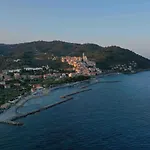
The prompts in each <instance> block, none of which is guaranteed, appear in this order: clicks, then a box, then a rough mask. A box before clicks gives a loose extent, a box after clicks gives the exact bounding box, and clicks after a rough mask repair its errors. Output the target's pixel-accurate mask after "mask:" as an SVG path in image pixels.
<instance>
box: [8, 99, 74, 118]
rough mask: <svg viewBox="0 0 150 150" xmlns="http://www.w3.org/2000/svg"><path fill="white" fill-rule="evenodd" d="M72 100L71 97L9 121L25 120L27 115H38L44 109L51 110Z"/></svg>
mask: <svg viewBox="0 0 150 150" xmlns="http://www.w3.org/2000/svg"><path fill="white" fill-rule="evenodd" d="M72 99H73V97H69V98H67V99H65V100H63V101H60V102H57V103H55V104H52V105H48V106H44V107H42V108H40V109H38V110H35V111H32V112H29V113H26V114H23V115H19V116H16V117H13V118H12V119H11V121H15V120H17V119H21V118H25V117H27V116H29V115H33V114H36V113H39V112H41V111H43V110H46V109H49V108H52V107H54V106H57V105H60V104H62V103H65V102H67V101H69V100H72Z"/></svg>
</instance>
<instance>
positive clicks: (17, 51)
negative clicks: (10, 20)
mask: <svg viewBox="0 0 150 150" xmlns="http://www.w3.org/2000/svg"><path fill="white" fill-rule="evenodd" d="M83 52H84V53H85V54H86V55H87V56H88V58H89V59H91V60H94V61H96V63H97V67H99V68H100V69H104V70H106V69H110V66H112V65H116V64H127V63H128V62H130V61H135V62H136V63H137V65H138V69H148V68H150V60H149V59H146V58H144V57H142V56H140V55H138V54H136V53H134V52H132V51H130V50H128V49H123V48H121V47H117V46H110V47H101V46H99V45H96V44H76V43H67V42H61V41H52V42H45V41H37V42H30V43H21V44H13V45H4V44H0V62H3V63H0V70H2V69H6V68H16V67H22V66H33V67H35V66H41V65H47V64H48V65H49V66H50V67H51V68H53V69H54V68H57V69H59V68H64V69H65V68H67V67H69V66H68V65H67V64H65V63H61V61H60V56H66V55H70V56H81V55H82V53H83ZM54 56H56V57H54ZM18 58H19V59H20V60H21V61H20V62H18V63H16V62H13V60H14V59H18ZM54 58H55V59H54Z"/></svg>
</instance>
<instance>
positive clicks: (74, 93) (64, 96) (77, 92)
mask: <svg viewBox="0 0 150 150" xmlns="http://www.w3.org/2000/svg"><path fill="white" fill-rule="evenodd" d="M90 90H92V89H84V90H80V91H76V92H73V93H70V94H67V95H63V96H60V98H67V97H70V96H72V95H76V94H79V93H83V92H86V91H90Z"/></svg>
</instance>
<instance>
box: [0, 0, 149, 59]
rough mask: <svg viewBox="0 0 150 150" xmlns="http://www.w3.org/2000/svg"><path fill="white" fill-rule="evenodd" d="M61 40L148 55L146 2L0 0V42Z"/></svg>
mask: <svg viewBox="0 0 150 150" xmlns="http://www.w3.org/2000/svg"><path fill="white" fill-rule="evenodd" d="M34 40H47V41H51V40H63V41H69V42H79V43H91V42H93V43H97V44H99V45H101V46H108V45H119V46H121V47H124V48H130V49H131V50H134V51H135V52H137V53H140V54H142V55H144V56H147V57H149V56H150V50H149V47H150V0H0V43H18V42H26V41H34Z"/></svg>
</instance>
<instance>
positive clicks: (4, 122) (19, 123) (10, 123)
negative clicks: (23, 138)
mask: <svg viewBox="0 0 150 150" xmlns="http://www.w3.org/2000/svg"><path fill="white" fill-rule="evenodd" d="M0 123H2V124H8V125H13V126H22V125H23V123H21V122H15V121H0Z"/></svg>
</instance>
